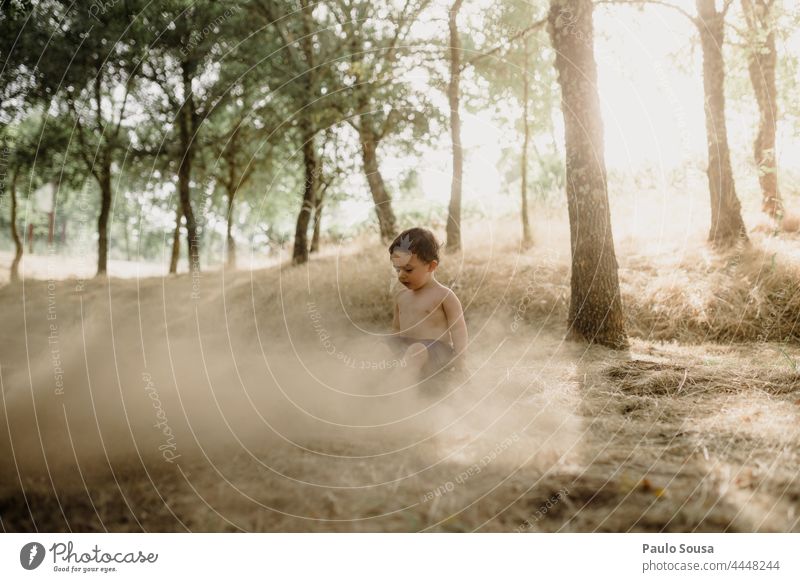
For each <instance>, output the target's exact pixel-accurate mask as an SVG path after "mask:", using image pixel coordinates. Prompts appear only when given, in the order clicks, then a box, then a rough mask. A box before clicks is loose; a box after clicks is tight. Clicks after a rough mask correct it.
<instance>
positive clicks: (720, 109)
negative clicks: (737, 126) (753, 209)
mask: <svg viewBox="0 0 800 582" xmlns="http://www.w3.org/2000/svg"><path fill="white" fill-rule="evenodd" d="M696 1H697V14H698V20H697V28H698V30H699V31H700V45H701V47H702V50H703V89H704V92H705V113H706V141H707V142H708V186H709V191H710V193H711V230H710V232H709V235H708V240H709V241H710V242H711V244H712V245H714V246H715V247H718V248H729V247H732V246H734V245H735V244H736V243H737V242H738V241H740V240H744V241H746V240H747V232H746V230H745V227H744V222H743V221H742V212H741V205H740V204H739V198H738V197H737V196H736V188H735V185H734V183H733V170H732V168H731V155H730V149H729V148H728V129H727V125H726V122H725V63H724V60H723V57H722V45H723V43H724V41H725V14H724V12H718V11H717V9H716V6H715V3H714V0H696Z"/></svg>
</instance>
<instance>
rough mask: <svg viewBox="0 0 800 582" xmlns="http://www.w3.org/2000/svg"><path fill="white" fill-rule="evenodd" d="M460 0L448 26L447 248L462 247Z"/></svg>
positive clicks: (457, 249) (450, 14) (461, 1)
mask: <svg viewBox="0 0 800 582" xmlns="http://www.w3.org/2000/svg"><path fill="white" fill-rule="evenodd" d="M463 4H464V1H463V0H455V1H454V2H453V5H452V6H451V7H450V10H449V11H448V18H447V26H448V30H449V32H450V36H449V38H450V83H449V84H448V86H447V101H448V103H449V105H450V139H451V141H452V144H453V179H452V183H451V185H450V204H449V206H448V208H447V228H446V235H447V243H446V247H445V248H446V249H447V250H448V251H452V252H457V251H459V250H460V249H461V181H462V179H463V176H464V152H463V151H462V149H461V113H460V112H459V107H460V95H461V37H460V35H459V33H458V13H459V12H460V11H461V6H462V5H463Z"/></svg>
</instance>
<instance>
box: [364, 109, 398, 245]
mask: <svg viewBox="0 0 800 582" xmlns="http://www.w3.org/2000/svg"><path fill="white" fill-rule="evenodd" d="M358 133H359V138H360V141H361V157H362V158H363V160H364V172H365V173H366V176H367V182H368V183H369V190H370V192H371V193H372V201H373V202H374V203H375V214H377V216H378V226H379V228H380V233H381V241H382V242H383V243H385V244H388V243H390V242H392V240H394V237H395V236H397V226H396V220H395V217H394V212H393V211H392V200H391V197H390V196H389V193H388V192H387V191H386V185H385V184H384V182H383V176H381V170H380V167H379V166H378V154H377V149H378V144H377V141H376V138H375V134H374V132H373V131H372V127H371V126H370V125H369V121H368V120H367V119H365V118H364V117H362V118H361V123H360V126H359V132H358Z"/></svg>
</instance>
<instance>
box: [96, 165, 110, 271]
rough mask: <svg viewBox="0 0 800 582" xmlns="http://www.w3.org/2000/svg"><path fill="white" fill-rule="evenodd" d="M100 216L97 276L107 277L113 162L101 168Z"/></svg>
mask: <svg viewBox="0 0 800 582" xmlns="http://www.w3.org/2000/svg"><path fill="white" fill-rule="evenodd" d="M99 181H100V216H98V217H97V274H98V275H105V274H106V270H107V267H108V216H109V214H110V212H111V196H112V192H111V162H110V161H108V160H104V162H103V167H102V168H100V175H99Z"/></svg>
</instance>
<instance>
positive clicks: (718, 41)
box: [598, 0, 748, 248]
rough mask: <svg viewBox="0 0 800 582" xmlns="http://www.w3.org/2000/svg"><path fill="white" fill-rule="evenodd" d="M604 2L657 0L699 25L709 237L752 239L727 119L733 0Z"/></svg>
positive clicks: (611, 0)
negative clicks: (691, 7)
mask: <svg viewBox="0 0 800 582" xmlns="http://www.w3.org/2000/svg"><path fill="white" fill-rule="evenodd" d="M598 3H602V4H628V5H639V6H641V5H644V4H654V5H657V6H665V7H668V8H671V9H673V10H676V11H678V12H679V13H681V14H682V15H683V16H685V17H686V18H687V19H689V21H690V22H691V23H692V24H693V25H694V26H695V27H696V28H697V31H698V33H699V36H700V46H701V48H702V51H703V91H704V94H705V101H704V102H705V106H704V108H705V115H706V143H707V145H708V170H707V172H706V173H707V175H708V186H709V193H710V195H711V228H710V230H709V235H708V240H709V242H710V243H711V244H712V245H713V246H714V247H716V248H730V247H733V246H735V245H736V244H737V243H738V242H740V241H741V242H745V243H746V242H748V238H747V230H746V229H745V226H744V221H743V220H742V210H741V204H740V202H739V198H738V196H737V195H736V187H735V184H734V180H733V169H732V168H731V154H730V148H729V146H728V129H727V123H726V120H725V59H724V58H723V55H722V47H723V45H724V42H725V16H726V14H727V12H728V9H729V8H730V7H731V4H732V3H733V0H723V3H722V8H721V9H720V10H717V6H716V0H695V5H696V9H697V16H693V15H692V14H690V13H689V12H687V11H686V10H685V9H684V8H682V7H681V6H679V5H676V4H671V3H670V2H668V1H667V0H599V2H598Z"/></svg>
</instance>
